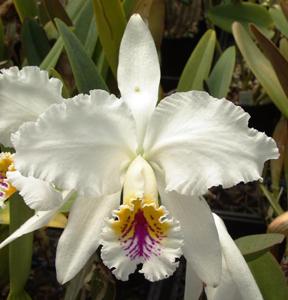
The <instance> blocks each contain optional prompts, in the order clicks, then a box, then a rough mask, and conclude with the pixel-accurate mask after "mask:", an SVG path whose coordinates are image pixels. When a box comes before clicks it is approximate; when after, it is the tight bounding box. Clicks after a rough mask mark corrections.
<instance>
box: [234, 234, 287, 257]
mask: <svg viewBox="0 0 288 300" xmlns="http://www.w3.org/2000/svg"><path fill="white" fill-rule="evenodd" d="M283 239H284V235H283V234H280V233H265V234H255V235H248V236H244V237H241V238H239V239H237V240H236V241H235V243H236V245H237V247H238V248H239V249H240V251H241V253H242V254H243V255H244V256H245V257H246V258H249V257H252V255H253V256H254V255H256V256H257V255H259V254H263V252H267V251H268V250H269V249H270V248H271V247H272V246H274V245H276V244H280V243H281V242H282V241H283Z"/></svg>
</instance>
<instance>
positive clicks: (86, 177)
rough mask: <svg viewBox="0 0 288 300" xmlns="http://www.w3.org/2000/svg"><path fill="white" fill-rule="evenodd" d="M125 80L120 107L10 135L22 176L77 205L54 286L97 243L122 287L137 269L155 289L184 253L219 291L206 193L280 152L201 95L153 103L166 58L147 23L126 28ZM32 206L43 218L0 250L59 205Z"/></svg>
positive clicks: (250, 174)
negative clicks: (71, 196)
mask: <svg viewBox="0 0 288 300" xmlns="http://www.w3.org/2000/svg"><path fill="white" fill-rule="evenodd" d="M83 71H85V70H83ZM117 72H118V73H117V79H118V87H119V90H120V93H121V97H120V98H117V97H116V96H114V95H111V94H109V93H108V92H106V91H102V90H93V91H90V94H89V95H82V94H80V95H77V96H76V97H74V98H72V99H69V100H66V101H61V103H58V104H57V103H56V104H54V105H51V106H50V107H49V108H48V109H47V110H46V111H45V112H44V113H42V114H41V115H40V116H39V117H38V119H37V120H36V121H33V120H32V122H27V123H24V124H23V125H22V126H21V127H20V128H19V130H18V131H17V132H16V133H14V134H13V135H12V143H13V145H14V147H15V149H16V154H15V156H14V164H15V169H16V170H17V171H18V172H19V173H20V174H21V175H22V176H25V177H27V178H37V180H42V181H43V182H46V183H47V184H49V185H50V186H53V187H57V190H66V191H76V192H77V195H78V196H77V198H76V200H75V202H74V204H73V206H72V208H71V211H70V215H69V220H68V224H67V227H66V228H65V230H64V232H63V234H62V235H61V238H60V240H59V243H58V248H57V256H56V269H57V277H58V280H59V282H61V283H65V282H67V281H69V280H70V279H72V278H73V277H74V276H75V275H76V274H77V273H78V272H79V271H80V270H81V268H82V267H83V266H84V264H85V263H86V262H87V260H88V259H89V258H90V257H91V255H92V254H93V253H94V252H95V251H96V250H97V248H98V247H99V246H100V245H101V246H102V249H101V257H102V260H103V262H104V263H105V264H106V265H107V266H108V267H109V268H110V269H111V270H112V272H113V273H114V275H115V276H116V277H117V278H118V279H121V280H128V279H129V275H130V274H131V273H133V272H135V270H136V268H137V266H138V265H139V264H141V265H142V268H141V270H140V272H142V273H143V274H144V276H145V277H146V278H147V279H148V280H150V281H156V280H161V279H163V278H166V277H168V276H170V275H172V274H173V272H174V271H175V269H176V268H177V266H178V263H179V258H180V256H181V255H182V254H183V255H184V256H185V258H186V260H187V270H188V271H187V274H186V280H187V284H189V282H190V279H191V278H192V277H193V278H194V277H195V278H198V281H199V282H200V285H201V286H202V287H203V284H204V285H205V286H209V287H216V286H219V284H221V276H222V260H223V255H222V250H221V249H222V248H221V244H220V241H221V237H220V241H219V237H218V231H217V228H216V225H215V221H214V217H213V215H212V213H211V211H210V208H209V206H208V205H207V203H206V202H205V200H204V198H203V194H205V193H206V191H207V190H208V188H210V187H212V186H218V185H222V186H223V187H224V188H228V187H231V186H233V185H235V184H237V183H239V182H248V181H253V180H258V179H261V173H262V169H263V165H264V162H265V161H266V160H268V159H276V158H277V157H278V150H277V147H276V144H275V142H274V141H273V140H272V139H271V138H269V137H267V136H266V135H265V134H264V133H261V132H258V131H256V130H255V129H252V128H249V127H248V120H249V115H248V114H247V113H245V112H244V111H243V110H242V109H241V108H240V107H238V106H235V105H234V104H232V103H231V102H229V101H227V100H225V99H215V98H213V97H211V96H210V95H209V94H207V93H205V92H200V91H191V92H185V93H175V94H172V95H170V96H168V97H166V98H164V99H162V100H161V101H160V103H159V104H158V105H157V101H158V88H159V81H160V67H159V60H158V55H157V51H156V48H155V45H154V42H153V39H152V36H151V34H150V32H149V29H148V27H147V25H146V24H145V23H144V22H143V20H142V19H141V17H140V16H139V15H133V16H132V17H131V18H130V20H129V22H128V24H127V27H126V30H125V33H124V36H123V39H122V42H121V47H120V53H119V65H118V71H117ZM55 102H56V101H55ZM122 192H123V193H122ZM121 194H123V198H122V199H121ZM121 201H122V202H121ZM36 202H37V205H36V203H35V206H34V207H35V208H36V209H37V211H38V212H37V213H38V217H35V216H34V217H32V218H31V219H30V220H28V221H27V222H26V223H25V224H23V225H22V227H20V228H19V230H18V231H16V233H15V234H14V235H13V236H10V237H9V238H8V239H7V240H6V241H4V242H3V243H2V244H0V247H3V246H4V245H6V244H7V243H8V242H10V241H11V240H13V239H14V238H16V237H18V236H20V235H22V234H25V233H27V232H29V231H31V230H35V229H37V228H39V227H40V226H43V225H44V224H46V223H47V219H49V218H50V217H51V216H52V215H53V213H55V210H57V209H58V208H59V203H62V202H61V201H55V199H54V198H53V197H51V198H50V199H47V198H46V199H45V201H41V200H39V201H38V200H37V201H36ZM37 213H36V214H37ZM219 234H221V233H219ZM241 263H242V261H241ZM248 273H249V272H248ZM248 273H247V274H248ZM250 275H251V274H250ZM250 275H249V276H250ZM243 276H246V274H243ZM247 276H248V275H247ZM249 278H250V277H249ZM195 282H197V281H195ZM187 290H188V289H187ZM252 294H253V293H252ZM255 295H256V298H251V297H250V296H249V299H251V300H252V299H261V298H260V297H261V295H260V296H259V290H258V289H257V286H256V287H255V290H254V296H255ZM191 297H192V296H191V294H189V295H188V296H187V297H186V298H187V299H190V298H191ZM195 299H196V298H195ZM246 299H248V298H246Z"/></svg>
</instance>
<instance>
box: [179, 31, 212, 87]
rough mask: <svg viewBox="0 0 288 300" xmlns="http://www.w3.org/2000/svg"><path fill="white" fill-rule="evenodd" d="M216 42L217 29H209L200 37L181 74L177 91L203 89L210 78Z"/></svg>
mask: <svg viewBox="0 0 288 300" xmlns="http://www.w3.org/2000/svg"><path fill="white" fill-rule="evenodd" d="M215 44H216V34H215V31H213V30H211V29H209V30H207V31H206V33H205V34H204V35H203V37H202V38H201V39H200V41H199V43H198V44H197V46H196V47H195V48H194V50H193V52H192V54H191V56H190V58H189V59H188V61H187V63H186V65H185V67H184V70H183V72H182V74H181V77H180V80H179V83H178V86H177V91H179V92H185V91H189V90H203V83H204V80H205V79H207V78H208V75H209V71H210V68H211V64H212V59H213V55H214V49H215Z"/></svg>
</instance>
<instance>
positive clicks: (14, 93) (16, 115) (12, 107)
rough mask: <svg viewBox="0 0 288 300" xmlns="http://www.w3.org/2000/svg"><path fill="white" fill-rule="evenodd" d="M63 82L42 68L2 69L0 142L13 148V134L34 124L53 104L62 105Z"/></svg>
mask: <svg viewBox="0 0 288 300" xmlns="http://www.w3.org/2000/svg"><path fill="white" fill-rule="evenodd" d="M61 90H62V83H61V81H60V80H58V79H55V78H51V79H49V77H48V72H46V71H41V70H40V69H39V68H38V67H24V68H23V69H22V70H19V69H18V68H17V67H11V68H10V69H2V70H1V74H0V107H1V110H0V142H1V143H2V144H4V145H5V146H8V147H11V146H12V144H11V142H10V135H11V133H12V132H15V131H16V130H17V129H18V128H19V126H20V125H21V124H22V123H24V122H27V121H34V120H36V119H37V118H38V116H39V115H40V114H41V113H43V112H44V111H45V110H46V109H47V108H48V107H49V106H50V105H51V104H54V103H60V102H61V101H62V100H63V99H62V97H61Z"/></svg>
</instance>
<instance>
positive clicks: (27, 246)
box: [8, 193, 33, 300]
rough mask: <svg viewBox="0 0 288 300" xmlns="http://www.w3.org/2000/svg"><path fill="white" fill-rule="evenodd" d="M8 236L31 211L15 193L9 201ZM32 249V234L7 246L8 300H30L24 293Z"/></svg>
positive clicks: (27, 217) (30, 214) (28, 216)
mask: <svg viewBox="0 0 288 300" xmlns="http://www.w3.org/2000/svg"><path fill="white" fill-rule="evenodd" d="M9 208H10V228H9V229H10V234H11V233H13V232H14V231H15V230H16V229H18V228H19V227H20V226H21V225H22V224H23V223H24V222H25V221H26V220H27V219H29V218H30V217H32V215H33V211H32V210H31V209H30V208H29V207H28V206H27V205H26V204H25V202H24V201H23V199H22V197H21V196H20V195H19V194H18V193H15V194H14V195H13V196H12V197H10V199H9ZM32 247H33V233H29V234H26V235H24V236H22V237H20V238H18V239H17V240H15V241H13V242H12V243H11V244H10V245H9V271H10V293H9V296H8V299H10V300H12V299H13V300H14V299H15V300H16V299H19V300H20V299H31V298H30V297H29V295H28V294H26V292H25V291H24V287H25V284H26V281H27V279H28V277H29V273H30V268H31V260H32Z"/></svg>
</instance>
